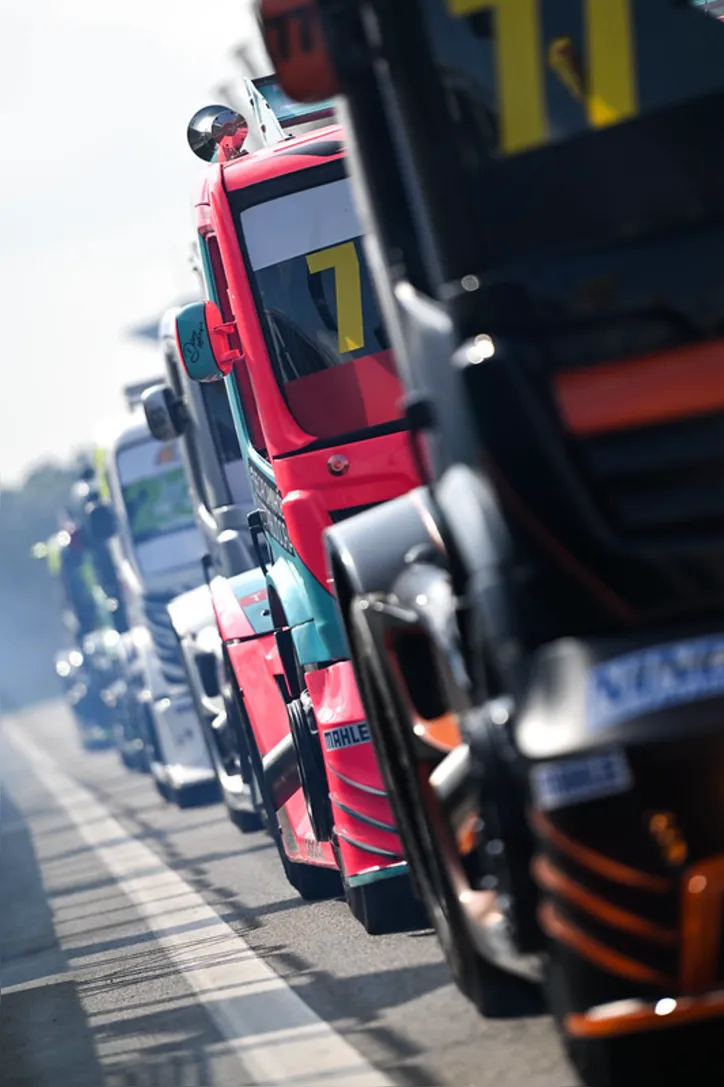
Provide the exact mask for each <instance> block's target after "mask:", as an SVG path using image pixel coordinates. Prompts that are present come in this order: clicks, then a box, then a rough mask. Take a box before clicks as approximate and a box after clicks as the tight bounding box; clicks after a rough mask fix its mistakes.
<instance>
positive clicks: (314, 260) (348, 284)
mask: <svg viewBox="0 0 724 1087" xmlns="http://www.w3.org/2000/svg"><path fill="white" fill-rule="evenodd" d="M307 268H308V269H309V274H310V275H318V274H319V273H320V272H327V271H330V270H332V271H333V272H334V295H335V304H336V306H337V340H338V349H339V353H340V355H343V354H345V352H347V351H358V350H359V349H360V348H361V347H364V344H365V333H364V317H363V314H362V280H361V277H360V268H359V257H358V256H357V249H356V247H355V244H354V242H343V243H342V245H333V246H332V247H331V248H330V249H320V250H318V251H317V252H316V253H310V254H309V256H308V257H307Z"/></svg>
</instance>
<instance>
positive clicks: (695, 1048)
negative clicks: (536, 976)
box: [546, 948, 724, 1087]
mask: <svg viewBox="0 0 724 1087" xmlns="http://www.w3.org/2000/svg"><path fill="white" fill-rule="evenodd" d="M546 991H547V995H548V1001H549V1005H550V1008H551V1010H552V1012H553V1015H554V1018H555V1020H556V1024H557V1026H558V1029H559V1031H560V1032H561V1035H562V1040H563V1046H564V1048H565V1050H566V1052H567V1055H568V1058H569V1060H570V1062H571V1064H572V1065H573V1067H574V1068H575V1069H576V1071H577V1073H578V1075H579V1076H580V1078H581V1082H582V1083H583V1084H585V1087H641V1085H642V1084H643V1083H652V1084H654V1083H655V1084H656V1085H657V1087H680V1085H681V1084H682V1083H688V1082H692V1074H693V1082H694V1083H696V1084H697V1085H698V1084H702V1085H703V1084H717V1083H722V1082H724V1042H723V1041H722V1023H721V1020H718V1019H714V1020H710V1021H708V1022H702V1023H696V1024H693V1025H691V1026H683V1027H676V1028H670V1029H668V1030H666V1029H659V1030H655V1031H650V1032H649V1033H645V1034H632V1035H629V1036H623V1037H619V1038H596V1039H583V1038H571V1037H570V1035H567V1034H566V1033H565V1031H564V1029H563V1024H564V1022H565V1019H566V1016H567V1015H568V1014H570V1012H571V1011H573V1010H574V1006H573V1000H572V999H571V994H570V991H569V986H568V984H567V974H566V967H565V962H564V959H563V958H562V957H561V956H559V955H558V949H557V948H553V949H552V954H551V960H550V964H549V971H548V977H547V979H546Z"/></svg>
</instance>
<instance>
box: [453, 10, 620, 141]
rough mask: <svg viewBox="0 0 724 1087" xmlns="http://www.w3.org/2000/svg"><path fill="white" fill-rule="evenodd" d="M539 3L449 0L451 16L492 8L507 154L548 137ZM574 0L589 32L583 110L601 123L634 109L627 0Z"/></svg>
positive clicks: (614, 120) (596, 124)
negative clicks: (580, 8) (584, 106)
mask: <svg viewBox="0 0 724 1087" xmlns="http://www.w3.org/2000/svg"><path fill="white" fill-rule="evenodd" d="M541 2H545V0H446V3H447V7H448V10H449V12H450V14H451V15H454V16H457V17H459V18H463V17H465V16H466V15H475V14H477V13H478V12H481V11H493V12H494V13H495V17H496V42H497V54H498V55H497V62H496V63H497V82H498V102H499V108H500V121H501V131H502V150H503V151H504V152H506V153H507V154H514V153H515V152H517V151H525V150H526V149H527V148H529V147H535V146H536V145H537V144H540V143H543V142H544V141H545V140H546V138H547V129H548V121H547V105H546V100H545V97H546V96H545V79H544V77H545V59H544V56H545V52H546V51H547V50H546V49H544V42H543V35H542V28H541ZM567 2H568V3H572V2H573V0H567ZM579 2H580V3H581V4H582V5H583V13H584V22H585V35H586V58H587V60H586V63H585V65H584V67H585V72H586V77H585V85H586V86H585V102H586V110H587V113H588V120H589V123H590V124H591V125H592V126H593V127H594V128H603V127H604V126H606V125H612V124H616V123H617V122H618V121H623V120H624V119H625V118H626V117H631V116H633V114H635V113H636V97H637V95H636V74H635V60H634V53H635V47H634V39H633V26H632V19H631V0H579Z"/></svg>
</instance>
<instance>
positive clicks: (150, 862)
mask: <svg viewBox="0 0 724 1087" xmlns="http://www.w3.org/2000/svg"><path fill="white" fill-rule="evenodd" d="M6 734H7V735H8V738H9V739H10V740H11V742H12V744H13V746H14V747H15V748H16V749H17V750H18V751H19V752H21V753H22V754H23V755H24V756H25V757H26V758H27V759H28V761H29V762H30V763H31V764H32V769H33V772H34V773H35V775H36V777H37V778H38V780H39V781H40V782H41V784H42V785H44V786H45V788H46V789H47V790H48V792H49V793H50V794H51V795H52V796H53V797H54V798H55V800H56V801H57V802H58V804H60V806H61V807H62V808H63V809H64V811H65V812H66V814H67V815H68V817H69V819H70V820H71V821H72V822H73V823H74V824H75V826H76V827H77V828H78V830H79V832H80V834H81V837H82V838H83V839H84V840H85V841H86V842H87V843H88V845H89V846H91V847H92V848H93V849H94V851H95V853H96V854H97V856H98V857H99V858H100V860H101V861H102V863H103V864H104V865H105V867H106V868H108V869H109V871H110V872H111V873H112V874H113V876H115V878H116V880H117V882H118V887H119V890H120V891H122V892H123V894H124V895H126V896H127V898H129V899H130V900H131V902H133V904H134V906H135V907H136V908H137V909H138V911H139V912H140V913H141V914H142V916H143V917H144V919H145V921H146V923H147V925H148V928H149V929H150V930H151V932H152V933H153V934H154V936H155V937H156V939H157V940H158V942H159V943H160V944H161V946H162V947H163V948H164V949H165V950H166V951H167V952H168V954H169V955H170V956H171V958H172V959H173V960H174V963H175V965H176V967H177V969H178V971H179V973H180V974H181V975H182V976H183V978H184V980H185V981H186V983H187V984H188V985H189V986H190V987H191V988H192V989H193V990H194V991H195V993H196V995H197V996H198V999H199V1002H200V1003H201V1004H202V1005H203V1007H204V1008H205V1009H206V1011H207V1012H208V1013H209V1015H210V1016H211V1018H212V1019H213V1020H214V1023H215V1024H216V1026H217V1028H218V1029H219V1031H220V1032H221V1034H222V1035H223V1037H224V1038H225V1039H226V1041H227V1042H228V1043H229V1045H230V1046H232V1047H233V1049H234V1050H235V1051H236V1053H237V1054H238V1056H239V1059H240V1061H241V1063H242V1065H243V1066H244V1068H245V1069H246V1070H247V1072H248V1073H249V1074H251V1075H252V1076H253V1077H254V1083H255V1084H256V1085H257V1087H281V1085H286V1084H289V1085H293V1087H323V1085H327V1087H392V1081H391V1080H390V1079H389V1078H388V1077H387V1076H386V1075H385V1074H384V1073H383V1072H381V1071H379V1070H378V1069H376V1068H374V1067H373V1065H371V1064H370V1063H369V1062H368V1061H366V1060H365V1058H364V1057H363V1056H362V1054H361V1053H359V1051H358V1050H356V1049H355V1048H354V1046H352V1045H350V1043H349V1042H347V1041H345V1039H344V1038H343V1037H342V1036H341V1035H340V1034H338V1033H337V1031H336V1030H335V1029H334V1028H333V1027H332V1026H331V1025H330V1024H329V1023H327V1022H325V1021H324V1020H323V1019H320V1018H319V1016H318V1015H316V1014H315V1012H313V1011H312V1009H311V1008H310V1007H308V1005H307V1004H305V1003H304V1001H303V1000H301V999H300V997H298V996H297V995H296V993H295V992H293V990H292V989H290V987H289V986H288V985H287V983H286V982H285V981H284V979H283V978H281V977H280V976H279V974H277V973H276V972H275V971H274V970H272V968H271V967H270V966H267V964H266V963H265V962H264V961H263V960H262V959H260V958H259V957H258V956H257V955H256V954H255V953H254V951H253V950H252V949H251V948H250V947H249V945H248V944H247V943H246V942H245V941H244V940H243V939H242V937H241V936H237V935H236V933H235V932H234V931H233V930H232V929H231V928H230V927H229V925H227V924H226V922H225V921H222V920H221V918H220V917H219V916H218V914H217V913H216V911H215V910H213V909H212V908H211V907H210V906H209V905H208V904H207V903H206V902H205V901H204V899H203V898H202V896H201V895H200V894H198V892H197V891H195V890H194V889H193V888H192V887H190V886H189V885H188V884H187V883H186V881H185V880H183V879H182V878H181V876H179V875H177V873H176V872H173V871H172V870H171V869H170V868H168V867H167V866H166V865H165V864H164V863H163V861H161V860H160V858H159V857H158V856H157V855H156V854H155V853H153V852H152V851H151V850H150V849H148V848H147V847H146V846H145V845H143V844H142V843H141V842H138V841H135V840H134V839H133V838H132V837H131V836H130V835H129V834H128V832H127V831H126V830H125V828H124V827H122V826H121V824H120V823H119V822H118V821H117V820H116V819H114V818H113V816H112V815H111V814H110V812H109V810H108V809H107V808H106V807H105V806H104V805H103V804H100V803H99V802H98V801H97V800H96V799H95V797H94V796H92V794H91V793H90V792H89V791H88V790H87V789H85V788H83V786H82V785H79V784H78V783H77V782H75V781H73V780H72V779H71V778H70V777H68V776H67V775H66V774H65V773H63V771H62V770H60V768H59V767H58V765H57V764H56V763H55V762H54V760H53V759H51V758H50V756H49V755H47V754H46V752H44V751H42V750H41V749H40V747H38V746H37V744H35V743H34V742H33V741H32V740H30V739H29V738H28V737H27V735H26V734H22V735H21V734H20V732H19V731H18V729H17V728H14V727H12V726H11V727H10V728H8V729H7V731H6Z"/></svg>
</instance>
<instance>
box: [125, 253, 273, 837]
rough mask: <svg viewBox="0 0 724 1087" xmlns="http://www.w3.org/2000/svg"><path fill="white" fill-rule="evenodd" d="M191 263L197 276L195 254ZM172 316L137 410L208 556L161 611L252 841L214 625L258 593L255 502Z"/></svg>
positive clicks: (220, 408)
mask: <svg viewBox="0 0 724 1087" xmlns="http://www.w3.org/2000/svg"><path fill="white" fill-rule="evenodd" d="M191 263H192V267H193V269H194V271H196V272H197V273H198V274H199V276H200V274H201V272H200V265H199V257H198V248H197V247H196V246H193V247H192V254H191ZM177 312H178V310H177V309H169V310H168V311H167V312H166V313H165V314H164V315H163V317H162V319H161V322H160V326H159V340H160V344H161V350H162V352H163V358H164V363H165V369H166V380H165V382H164V383H163V384H158V385H154V386H152V387H150V388H149V389H147V390H146V391H145V392H144V393H143V395H142V403H143V408H144V412H145V415H146V422H147V424H148V427H149V430H150V431H151V433H152V434H153V436H154V438H156V439H157V440H159V441H172V440H174V439H176V438H178V439H179V442H180V446H181V451H182V454H183V460H184V465H185V470H186V477H187V481H188V485H189V488H190V492H191V495H192V500H193V505H194V510H195V514H196V522H197V524H198V527H199V530H200V532H201V534H202V536H203V540H204V545H205V548H206V554H205V556H204V566H205V571H206V579H205V580H204V582H203V584H200V585H199V586H197V587H196V588H194V589H191V590H189V591H188V592H186V593H182V594H181V595H180V596H178V597H177V598H176V599H175V600H173V601H172V603H171V604H170V605H169V608H168V611H169V615H170V618H171V624H172V627H173V630H174V632H175V634H176V637H177V638H178V644H179V648H180V651H181V654H182V658H183V661H184V664H185V667H186V676H187V680H188V683H189V689H190V691H191V694H192V696H193V699H194V703H195V706H196V712H197V715H198V717H199V720H200V721H201V722H202V724H203V726H204V731H205V735H206V739H207V743H208V746H209V751H210V753H211V758H212V762H213V765H214V768H215V771H216V776H217V779H218V782H219V787H220V790H221V795H222V797H223V800H224V803H225V804H226V807H227V810H228V813H229V816H230V818H231V820H232V821H233V822H234V823H235V824H236V825H237V826H238V827H239V828H240V829H241V830H242V831H252V830H258V829H259V827H260V825H261V822H262V820H263V819H264V811H263V804H262V801H261V798H260V796H259V794H258V792H257V791H256V790H255V787H254V777H253V773H252V770H251V764H250V762H249V758H248V753H247V751H246V746H245V743H244V740H243V734H242V732H241V729H240V727H239V724H238V720H237V710H236V705H235V700H234V697H233V692H232V691H231V689H230V687H229V684H228V682H227V680H226V674H227V666H226V665H225V663H224V654H225V652H226V651H225V648H224V643H223V641H222V638H221V636H220V634H219V625H220V624H221V627H222V629H223V630H225V631H226V632H227V633H228V631H227V628H226V623H227V622H228V619H227V610H228V603H229V602H230V603H231V606H232V608H234V606H235V605H234V599H235V597H236V598H241V599H243V598H244V597H245V596H248V595H249V593H250V592H253V591H255V590H259V589H261V588H262V587H263V577H262V576H261V573H260V571H259V570H258V569H255V567H256V560H255V558H254V553H253V548H252V545H251V537H250V535H249V528H248V522H247V517H248V514H249V513H250V512H251V510H252V509H253V501H252V496H251V488H250V485H249V477H248V475H247V472H246V468H245V466H244V462H243V458H242V455H241V449H240V447H239V440H238V437H237V434H236V430H235V428H234V421H233V418H232V415H231V408H230V405H229V399H228V397H227V395H226V390H225V389H224V386H223V384H222V383H220V382H204V383H199V382H195V381H191V379H190V378H189V376H188V374H187V373H186V370H185V369H184V367H183V365H182V363H181V361H180V359H179V356H178V347H177V345H176V314H177ZM229 597H230V600H229ZM215 606H216V610H215ZM238 607H239V609H241V605H238ZM217 614H218V617H217ZM269 638H271V634H269Z"/></svg>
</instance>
